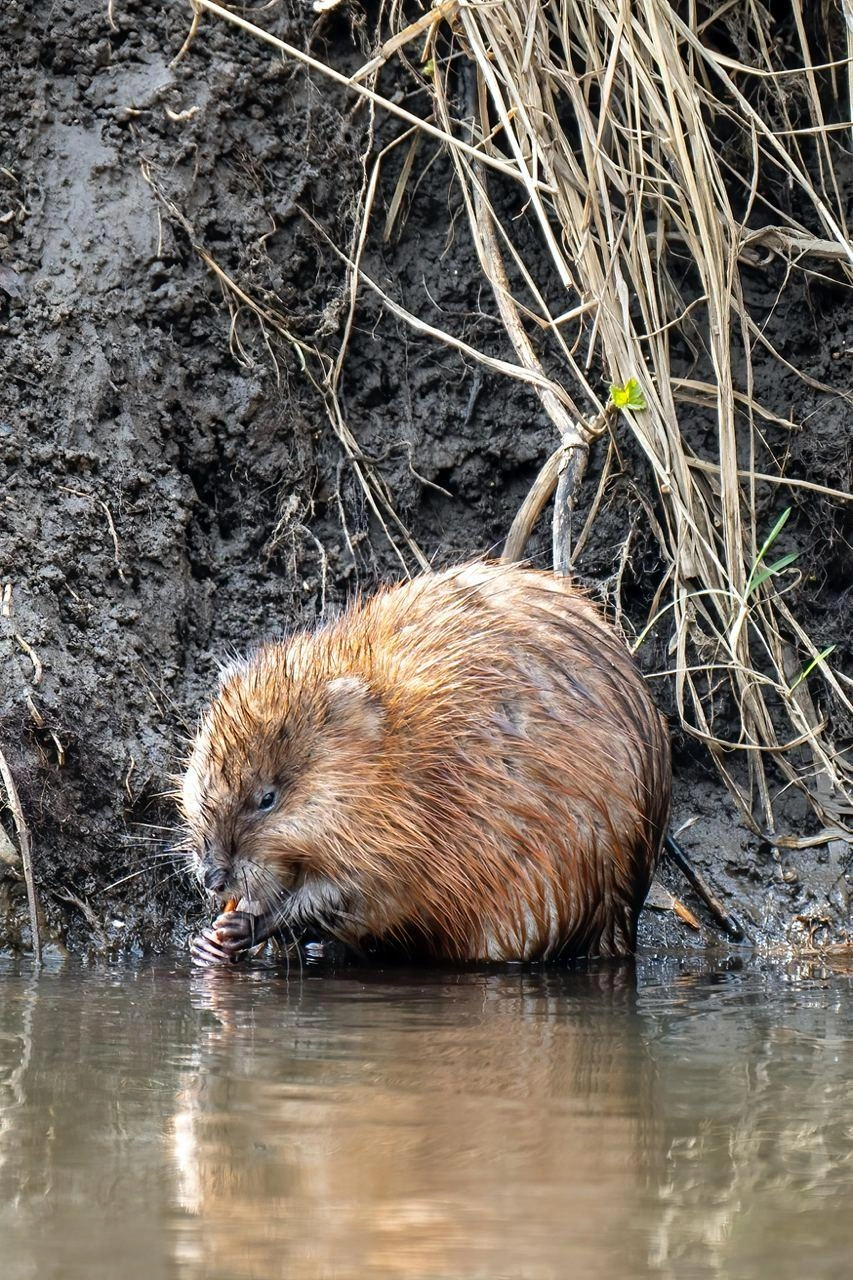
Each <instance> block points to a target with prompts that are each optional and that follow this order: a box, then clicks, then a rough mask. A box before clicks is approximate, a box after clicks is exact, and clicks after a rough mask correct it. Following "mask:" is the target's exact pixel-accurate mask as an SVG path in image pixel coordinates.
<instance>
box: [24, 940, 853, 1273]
mask: <svg viewBox="0 0 853 1280" xmlns="http://www.w3.org/2000/svg"><path fill="white" fill-rule="evenodd" d="M0 988H2V1001H0V1234H2V1243H3V1253H2V1258H3V1262H2V1275H3V1277H6V1278H8V1280H19V1278H20V1280H23V1278H24V1277H26V1278H27V1280H29V1278H30V1277H38V1278H39V1280H43V1278H44V1277H52V1276H56V1277H57V1280H60V1278H61V1280H76V1277H78V1276H79V1277H87V1280H88V1278H89V1277H93V1278H97V1277H101V1276H103V1277H110V1280H113V1278H114V1277H118V1278H119V1280H135V1278H136V1277H137V1276H139V1277H142V1276H144V1277H145V1278H146V1280H159V1277H173V1276H175V1277H182V1278H183V1277H186V1280H202V1278H204V1280H218V1278H220V1277H221V1278H222V1280H249V1278H252V1280H254V1278H256V1277H257V1278H259V1280H260V1278H261V1277H263V1278H264V1280H266V1278H267V1277H277V1276H295V1277H306V1278H307V1280H311V1278H313V1277H345V1278H349V1277H352V1278H353V1280H355V1278H356V1277H357V1278H359V1280H361V1278H362V1277H374V1276H375V1277H395V1276H399V1277H454V1278H462V1277H489V1278H490V1280H492V1278H499V1277H509V1278H512V1280H515V1278H519V1280H523V1278H527V1277H529V1278H531V1280H540V1278H542V1280H545V1278H548V1280H550V1277H554V1278H557V1277H559V1278H560V1280H563V1277H574V1276H577V1277H585V1276H588V1275H589V1276H593V1275H594V1276H595V1277H596V1278H597V1280H610V1278H611V1277H613V1280H616V1278H617V1277H618V1280H634V1278H637V1280H642V1278H643V1277H647V1276H655V1277H672V1280H693V1277H696V1278H697V1280H704V1278H705V1277H708V1280H717V1278H719V1280H723V1278H725V1280H729V1278H732V1280H734V1278H736V1280H751V1278H752V1277H755V1278H756V1280H759V1278H762V1280H763V1277H774V1278H775V1277H783V1278H784V1277H788V1276H790V1277H795V1276H796V1277H797V1280H800V1277H802V1276H803V1275H805V1274H807V1275H809V1276H811V1277H815V1276H818V1277H823V1276H826V1277H830V1276H832V1277H833V1280H834V1278H835V1277H836V1276H843V1275H845V1274H849V1267H850V1258H851V1257H853V1219H851V1215H850V1203H851V1193H853V1155H851V1152H853V1052H851V1049H853V999H851V997H853V975H851V973H850V972H845V971H844V970H843V969H841V970H840V971H838V972H830V971H829V970H828V969H824V968H820V967H801V968H799V969H797V968H796V967H789V968H787V969H785V968H766V967H763V966H762V965H760V964H759V962H757V961H756V962H752V963H750V964H748V965H747V966H746V967H745V968H744V969H733V970H729V969H727V968H726V967H725V966H719V967H718V968H716V969H715V968H714V967H713V966H710V967H709V966H708V965H707V964H706V965H705V966H704V967H703V964H702V962H700V961H698V960H696V959H695V958H694V959H692V960H691V961H689V962H684V963H683V964H682V963H679V962H678V961H677V960H672V959H671V960H666V961H654V962H653V961H645V962H640V964H639V965H638V967H637V969H636V971H635V970H634V969H633V968H631V967H602V968H599V969H595V968H593V969H587V970H580V971H575V972H554V971H551V972H525V971H523V970H521V969H518V970H514V971H504V972H500V973H495V972H491V973H482V972H479V973H478V972H471V973H462V974H453V973H449V972H435V971H420V972H417V971H411V970H409V971H406V972H403V971H399V970H398V971H394V970H385V971H379V970H372V971H362V970H359V971H352V970H350V971H341V972H338V973H322V972H317V971H310V970H309V971H305V972H303V973H302V974H291V976H290V978H289V979H287V978H285V977H284V975H282V974H277V973H274V972H270V971H266V970H258V971H254V972H251V971H250V972H242V973H241V972H235V973H232V972H228V973H211V974H206V973H201V974H199V973H193V972H190V971H189V969H188V968H187V967H186V966H185V965H184V964H183V961H182V962H181V963H180V965H179V966H172V967H170V966H168V965H166V964H160V965H158V966H156V967H154V968H152V967H150V966H140V967H136V968H125V969H120V970H116V969H111V970H110V969H104V970H98V971H93V970H85V969H81V968H77V967H74V966H72V967H69V968H67V969H65V970H63V971H61V972H56V973H47V974H44V975H43V976H41V977H40V978H34V977H33V976H32V975H31V974H29V973H28V972H27V971H26V969H25V968H24V967H17V968H16V967H14V966H7V967H6V968H5V969H3V968H0Z"/></svg>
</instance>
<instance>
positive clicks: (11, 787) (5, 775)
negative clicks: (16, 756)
mask: <svg viewBox="0 0 853 1280" xmlns="http://www.w3.org/2000/svg"><path fill="white" fill-rule="evenodd" d="M0 778H2V780H3V786H4V788H5V790H6V804H7V805H8V807H9V809H10V810H11V811H12V818H13V819H14V822H15V830H16V831H17V833H18V849H19V851H20V854H21V865H22V867H23V871H24V881H25V883H26V886H27V903H28V905H29V911H30V934H31V935H32V940H33V959H34V960H35V962H36V964H41V934H40V932H39V901H38V896H37V894H36V882H35V876H34V874H33V855H32V844H31V843H30V830H29V827H28V826H27V820H26V818H25V817H24V811H23V809H22V808H21V801H20V798H19V796H18V788H17V787H16V786H15V779H14V777H13V776H12V770H11V769H10V768H9V765H8V762H7V760H6V757H5V755H4V754H3V752H2V750H0Z"/></svg>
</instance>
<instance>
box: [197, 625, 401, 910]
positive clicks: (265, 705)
mask: <svg viewBox="0 0 853 1280" xmlns="http://www.w3.org/2000/svg"><path fill="white" fill-rule="evenodd" d="M295 667H296V662H295V661H294V658H293V655H292V654H290V653H289V652H288V648H287V646H285V645H270V646H267V647H266V648H264V649H262V650H261V651H260V652H259V653H258V654H257V655H255V656H254V657H253V658H252V659H250V660H248V661H246V662H243V663H240V664H237V665H235V666H233V667H231V668H229V669H228V670H226V671H225V672H224V674H223V676H222V680H221V684H220V689H219V694H218V697H217V698H216V700H215V701H214V702H213V704H212V705H211V707H210V708H209V710H208V711H207V713H206V715H205V716H204V719H203V721H202V724H201V727H200V729H199V732H198V735H197V737H196V740H195V744H194V746H193V750H192V753H191V756H190V760H189V764H188V766H187V770H186V773H185V775H184V778H183V782H182V791H181V801H182V809H183V814H184V817H185V819H186V823H187V827H188V835H189V845H190V848H191V849H192V851H193V857H194V860H195V867H196V872H197V875H198V877H199V880H200V881H201V883H202V884H203V885H204V887H205V888H206V889H207V890H208V891H209V892H210V893H211V894H212V895H214V896H216V897H235V898H237V899H238V900H240V901H241V908H242V909H243V910H245V911H249V912H253V913H257V914H260V913H264V912H269V911H271V910H272V911H281V912H282V914H284V909H285V904H286V903H287V902H288V900H289V898H290V897H291V895H293V894H294V893H295V892H296V891H297V890H298V889H299V888H300V887H301V886H303V885H306V884H308V883H310V884H312V885H314V886H317V885H323V884H324V883H328V882H330V881H334V876H335V872H336V869H337V868H339V867H340V866H341V865H342V863H343V861H344V860H343V859H342V858H341V856H340V850H341V846H342V842H343V843H345V842H346V838H347V837H346V833H347V830H348V829H349V827H350V825H351V823H352V820H353V817H354V814H355V813H356V811H357V810H358V808H359V807H360V806H361V805H362V804H363V802H364V798H365V795H366V790H365V785H362V784H366V785H367V780H368V779H369V774H370V759H371V755H372V751H373V748H374V747H375V745H376V744H378V742H379V741H380V740H381V738H382V735H383V730H384V719H385V717H384V713H383V710H382V706H381V704H380V702H379V699H378V698H377V697H376V696H375V695H374V694H373V693H372V691H371V689H370V688H369V686H368V684H367V683H366V681H365V680H363V679H362V678H361V677H360V676H355V675H330V676H323V675H318V674H317V672H316V671H310V672H306V674H305V678H299V675H298V673H297V671H296V669H295Z"/></svg>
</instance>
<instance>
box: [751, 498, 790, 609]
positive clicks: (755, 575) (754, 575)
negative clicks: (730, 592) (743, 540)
mask: <svg viewBox="0 0 853 1280" xmlns="http://www.w3.org/2000/svg"><path fill="white" fill-rule="evenodd" d="M792 511H793V507H786V508H785V510H784V511H783V512H782V514H781V516H780V517H779V519H778V520H777V521H776V523H775V524H774V526H773V528H772V529H771V530H770V532H769V533H768V535H767V537H766V538H765V539H764V542H763V543H762V544H761V550H760V551H759V553H758V555H757V556H756V557H755V564H754V565H753V566H752V569H751V570H750V573H749V581H748V582H747V584H746V595H750V594H751V592H753V591H754V590H755V588H756V587H760V586H761V584H762V582H766V581H767V579H768V578H769V577H770V574H771V573H776V571H777V570H778V569H780V568H784V567H785V566H784V565H783V563H782V561H783V560H785V557H784V556H783V557H782V560H777V562H776V564H775V565H774V566H773V568H772V569H770V570H769V571H765V570H761V572H759V568H760V565H761V562H762V560H763V559H764V557H765V556H766V555H767V552H768V551H769V550H770V548H771V547H772V546H773V543H774V542H775V541H776V539H777V538H778V537H779V534H780V533H781V532H782V530H783V529H784V527H785V525H786V524H787V522H788V517H789V516H790V514H791V512H792ZM796 554H799V553H794V555H796ZM787 563H788V564H791V563H792V560H790V559H789V560H788V561H787Z"/></svg>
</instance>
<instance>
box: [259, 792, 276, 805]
mask: <svg viewBox="0 0 853 1280" xmlns="http://www.w3.org/2000/svg"><path fill="white" fill-rule="evenodd" d="M274 804H275V792H274V791H265V792H264V794H263V795H262V796H261V798H260V800H259V801H258V808H259V809H271V808H272V807H273V805H274Z"/></svg>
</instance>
